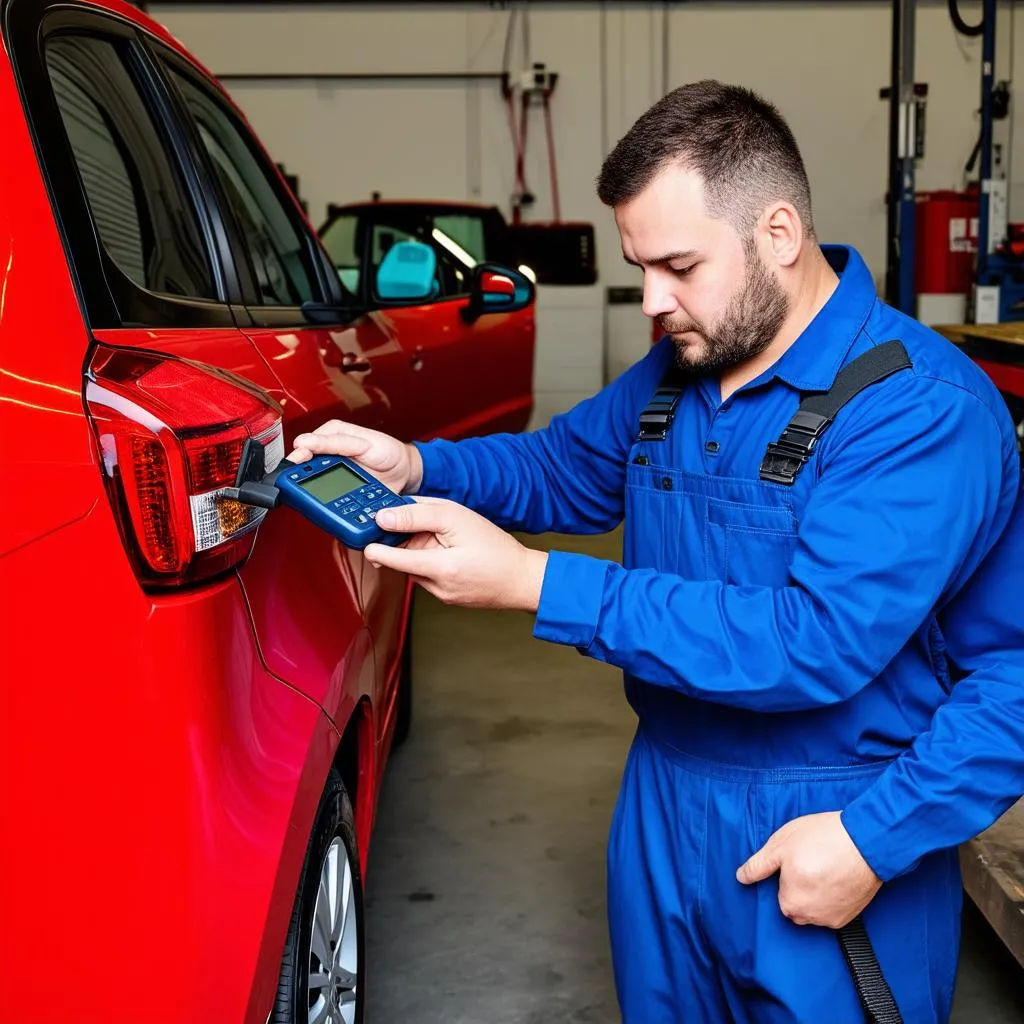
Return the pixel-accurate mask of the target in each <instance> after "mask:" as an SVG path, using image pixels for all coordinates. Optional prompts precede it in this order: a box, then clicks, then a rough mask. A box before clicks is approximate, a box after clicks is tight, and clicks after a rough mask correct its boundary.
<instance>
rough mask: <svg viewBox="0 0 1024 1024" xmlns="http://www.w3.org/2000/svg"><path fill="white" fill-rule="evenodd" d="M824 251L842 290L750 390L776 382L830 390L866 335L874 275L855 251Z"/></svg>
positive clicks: (845, 248) (832, 247) (825, 247)
mask: <svg viewBox="0 0 1024 1024" xmlns="http://www.w3.org/2000/svg"><path fill="white" fill-rule="evenodd" d="M821 251H822V253H823V254H824V256H825V259H827V260H828V262H829V265H830V266H831V267H832V269H833V270H834V271H835V272H836V274H837V275H838V276H839V286H838V287H837V288H836V290H835V291H834V292H833V293H832V295H831V296H830V297H829V300H828V302H826V303H825V305H824V306H823V307H822V309H821V310H820V312H819V313H818V315H817V316H816V317H815V318H814V319H813V320H812V321H811V322H810V323H809V324H808V325H807V327H806V328H805V329H804V331H803V332H802V333H801V335H800V337H798V338H797V339H796V341H794V342H793V344H792V345H790V347H789V348H788V349H787V350H786V351H785V352H784V353H783V354H782V355H781V356H780V357H779V359H778V361H777V362H776V363H775V364H774V365H773V366H770V367H769V368H768V369H767V370H766V371H765V372H764V373H763V374H761V375H760V376H759V377H758V378H756V379H755V380H753V381H751V382H750V383H749V384H748V385H747V387H748V388H752V387H756V386H757V385H759V384H764V383H766V382H767V381H769V380H770V379H772V378H773V377H777V378H778V379H779V380H783V381H785V382H786V383H787V384H789V385H791V386H792V387H794V388H796V389H798V390H799V391H827V390H828V389H829V388H830V387H831V386H832V384H833V382H834V381H835V379H836V374H837V373H838V372H839V370H840V368H841V367H842V365H843V363H844V361H845V360H846V357H847V355H848V354H849V352H850V349H851V348H852V347H853V343H854V342H855V341H856V340H857V336H858V335H859V334H860V332H861V331H862V330H863V328H864V325H865V323H866V322H867V319H868V317H869V316H870V314H871V310H872V307H873V306H874V304H875V301H876V299H877V294H876V291H875V282H874V279H873V278H872V276H871V271H870V270H869V269H868V267H867V264H866V263H865V262H864V260H863V259H862V258H861V256H860V254H859V253H858V252H857V251H856V249H853V248H851V247H850V246H846V245H823V246H822V247H821Z"/></svg>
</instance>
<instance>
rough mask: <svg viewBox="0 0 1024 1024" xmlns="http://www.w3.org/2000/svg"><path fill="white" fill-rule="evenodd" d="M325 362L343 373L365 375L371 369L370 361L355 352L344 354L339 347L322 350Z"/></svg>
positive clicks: (332, 346)
mask: <svg viewBox="0 0 1024 1024" xmlns="http://www.w3.org/2000/svg"><path fill="white" fill-rule="evenodd" d="M320 351H321V352H322V353H323V357H324V362H325V363H326V364H327V365H328V366H331V367H334V369H336V370H341V372H342V373H365V372H366V371H367V370H369V369H370V360H369V359H367V358H366V357H365V356H359V355H356V353H355V352H342V350H341V349H340V348H338V346H337V345H328V346H327V347H326V348H322V349H321V350H320Z"/></svg>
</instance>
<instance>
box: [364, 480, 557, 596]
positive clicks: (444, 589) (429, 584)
mask: <svg viewBox="0 0 1024 1024" xmlns="http://www.w3.org/2000/svg"><path fill="white" fill-rule="evenodd" d="M377 525H378V526H380V527H381V529H383V530H388V531H390V532H394V533H411V534H414V535H415V536H413V537H412V539H411V540H409V541H407V542H406V543H405V545H404V546H403V547H391V546H389V545H387V544H368V545H367V547H366V550H365V552H364V553H365V555H366V557H367V558H368V559H369V560H370V561H371V562H372V563H373V564H374V565H378V566H381V565H382V566H385V567H386V568H388V569H397V570H398V571H399V572H404V573H407V574H408V575H409V576H411V577H412V578H413V579H414V580H415V581H416V582H417V583H418V584H419V585H420V586H421V587H423V589H424V590H427V591H429V592H430V593H431V594H433V595H434V596H435V597H437V598H440V600H442V601H444V602H445V603H446V604H457V605H462V606H464V607H467V608H505V609H512V610H518V611H525V612H535V611H536V610H537V606H538V604H539V603H540V592H541V586H542V585H543V583H544V570H545V569H546V568H547V561H548V556H547V553H546V552H544V551H536V550H534V549H533V548H527V547H524V546H523V545H522V544H520V543H519V541H517V540H516V539H515V538H514V537H512V536H511V535H510V534H508V533H506V532H505V531H504V530H502V529H501V528H500V527H497V526H495V525H494V524H493V523H492V522H490V521H489V520H487V519H484V517H483V516H480V515H477V513H476V512H473V511H472V510H470V509H468V508H465V507H464V506H463V505H459V504H457V503H456V502H454V501H445V500H443V499H441V498H416V503H415V504H413V505H400V506H399V507H397V508H388V509H382V510H381V511H380V512H378V513H377Z"/></svg>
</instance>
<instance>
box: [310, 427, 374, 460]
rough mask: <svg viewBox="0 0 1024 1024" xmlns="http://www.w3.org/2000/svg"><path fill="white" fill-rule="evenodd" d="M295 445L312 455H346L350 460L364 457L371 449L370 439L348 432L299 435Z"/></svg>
mask: <svg viewBox="0 0 1024 1024" xmlns="http://www.w3.org/2000/svg"><path fill="white" fill-rule="evenodd" d="M293 443H294V445H295V447H296V448H304V449H306V450H307V451H309V452H310V454H311V455H316V454H320V455H344V456H346V457H348V458H355V457H356V456H359V455H364V454H365V453H366V452H367V450H368V449H369V447H370V441H369V439H368V438H365V437H360V436H359V435H357V434H352V433H349V432H348V431H336V432H333V433H330V434H320V433H313V434H299V436H298V437H296V438H295V441H294V442H293Z"/></svg>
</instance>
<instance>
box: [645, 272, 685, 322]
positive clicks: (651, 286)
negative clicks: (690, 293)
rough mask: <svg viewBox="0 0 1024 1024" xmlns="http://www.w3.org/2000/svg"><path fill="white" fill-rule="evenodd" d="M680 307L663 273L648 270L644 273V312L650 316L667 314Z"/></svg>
mask: <svg viewBox="0 0 1024 1024" xmlns="http://www.w3.org/2000/svg"><path fill="white" fill-rule="evenodd" d="M678 308H679V303H678V302H676V299H675V296H674V295H673V294H672V289H671V288H669V287H668V282H666V281H663V280H662V279H661V275H659V274H652V273H651V272H650V271H648V272H647V273H646V274H645V275H644V303H643V310H644V314H645V315H646V316H649V317H656V316H666V315H668V314H670V313H675V312H676V310H678Z"/></svg>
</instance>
